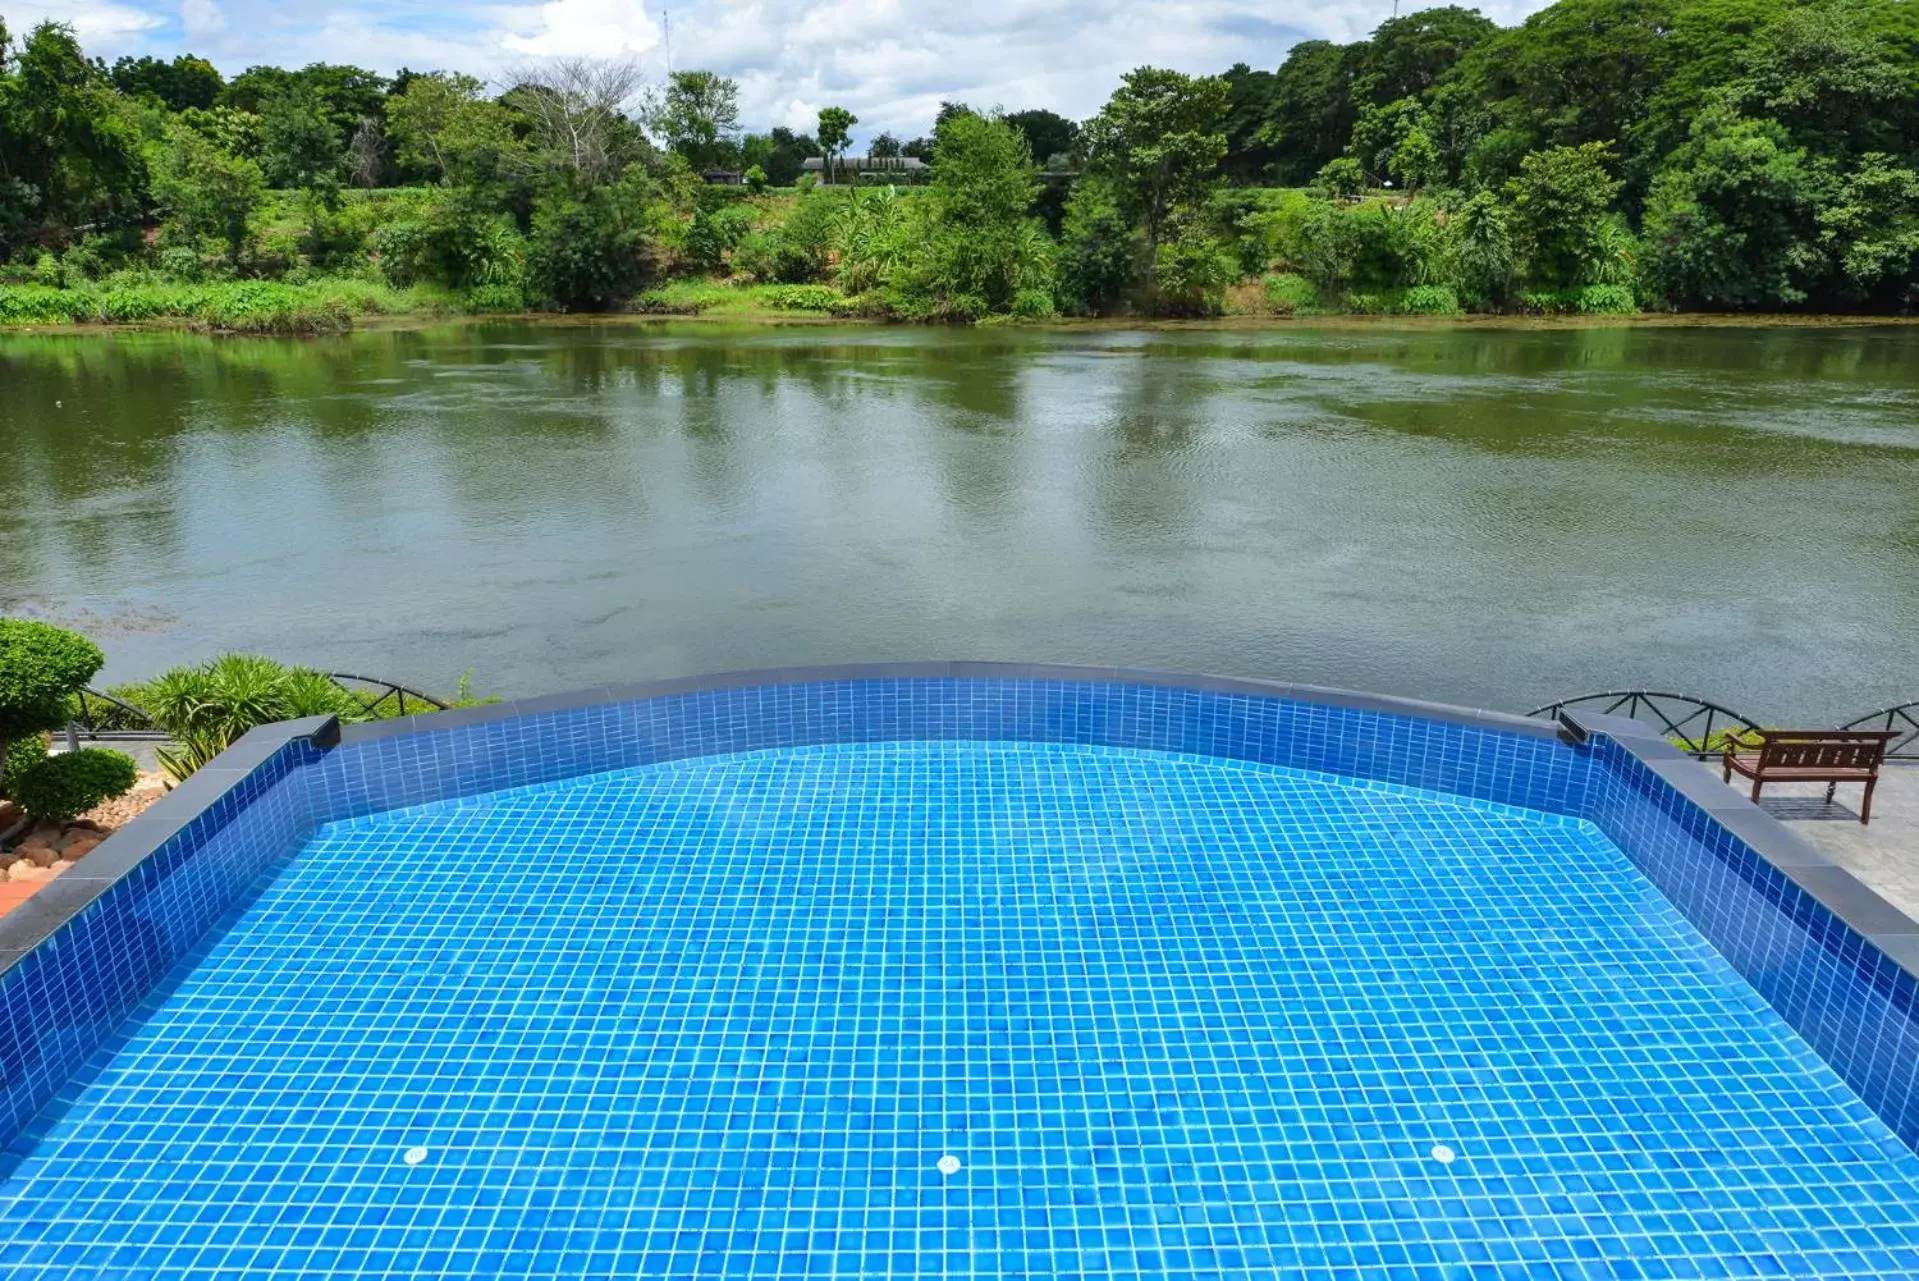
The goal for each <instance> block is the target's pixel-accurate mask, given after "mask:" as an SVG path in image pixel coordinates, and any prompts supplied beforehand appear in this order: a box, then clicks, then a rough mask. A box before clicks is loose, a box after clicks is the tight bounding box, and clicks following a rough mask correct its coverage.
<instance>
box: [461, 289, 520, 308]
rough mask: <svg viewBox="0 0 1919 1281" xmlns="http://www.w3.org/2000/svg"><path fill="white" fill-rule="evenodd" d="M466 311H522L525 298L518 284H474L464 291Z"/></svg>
mask: <svg viewBox="0 0 1919 1281" xmlns="http://www.w3.org/2000/svg"><path fill="white" fill-rule="evenodd" d="M466 306H467V310H468V311H480V312H486V311H524V310H525V309H526V298H525V296H524V295H523V294H521V292H520V287H519V286H518V285H475V286H473V288H471V289H469V290H467V291H466Z"/></svg>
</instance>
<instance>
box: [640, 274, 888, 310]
mask: <svg viewBox="0 0 1919 1281" xmlns="http://www.w3.org/2000/svg"><path fill="white" fill-rule="evenodd" d="M633 305H634V307H635V308H636V309H637V310H639V311H642V312H646V313H648V314H651V315H662V316H825V315H846V314H850V312H851V310H852V300H851V299H849V298H847V297H846V295H844V294H842V293H840V291H839V290H837V289H834V288H832V287H831V286H829V285H735V284H729V283H727V282H726V281H723V280H713V279H710V278H705V279H692V280H675V281H672V282H671V283H669V284H666V285H662V286H661V287H660V288H658V289H653V290H649V291H648V292H646V293H644V294H641V295H640V296H639V297H638V298H636V299H634V300H633Z"/></svg>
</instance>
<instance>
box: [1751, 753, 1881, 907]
mask: <svg viewBox="0 0 1919 1281" xmlns="http://www.w3.org/2000/svg"><path fill="white" fill-rule="evenodd" d="M1739 781H1740V780H1739V779H1738V778H1734V779H1733V783H1734V784H1735V785H1736V784H1738V783H1739ZM1860 791H1861V788H1860V787H1859V785H1858V784H1856V783H1853V784H1845V783H1842V784H1840V787H1839V795H1838V796H1837V798H1835V800H1834V802H1833V803H1832V804H1831V805H1828V804H1826V799H1825V798H1826V787H1825V784H1823V783H1768V784H1767V785H1766V790H1765V794H1764V795H1763V796H1761V797H1760V801H1759V805H1760V808H1762V809H1764V810H1765V811H1766V812H1767V813H1768V814H1771V815H1772V816H1773V817H1774V818H1777V819H1779V820H1780V821H1781V822H1783V823H1785V825H1786V826H1787V827H1789V828H1791V829H1792V830H1793V831H1794V832H1797V833H1798V834H1799V835H1800V836H1803V837H1804V838H1806V839H1807V840H1808V841H1811V842H1812V843H1813V844H1814V845H1815V846H1817V847H1818V848H1819V851H1820V852H1821V853H1823V854H1824V855H1825V856H1826V857H1827V858H1829V859H1831V860H1832V861H1833V862H1835V863H1838V864H1839V865H1840V866H1842V867H1844V868H1846V869H1847V870H1848V871H1850V872H1851V873H1852V874H1853V875H1854V876H1856V877H1858V878H1859V879H1860V880H1862V881H1864V882H1865V883H1866V884H1868V885H1870V886H1872V888H1873V889H1875V890H1877V891H1878V892H1879V893H1880V895H1881V896H1883V897H1884V898H1885V899H1886V900H1887V901H1888V902H1890V903H1892V904H1893V905H1894V906H1895V907H1897V908H1899V909H1900V910H1901V911H1903V912H1904V913H1905V914H1906V915H1907V916H1910V917H1912V918H1914V919H1915V920H1919V764H1898V765H1888V766H1886V767H1885V771H1884V772H1883V773H1882V774H1881V775H1880V777H1879V790H1878V791H1877V792H1875V793H1873V798H1872V822H1871V823H1870V824H1868V825H1866V826H1864V827H1861V826H1860V824H1859V793H1860Z"/></svg>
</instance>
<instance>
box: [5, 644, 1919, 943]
mask: <svg viewBox="0 0 1919 1281" xmlns="http://www.w3.org/2000/svg"><path fill="white" fill-rule="evenodd" d="M941 679H951V680H966V679H984V680H1035V681H1060V682H1093V683H1102V684H1119V685H1145V686H1162V687H1171V688H1178V689H1190V690H1200V691H1207V692H1212V693H1221V694H1242V695H1249V696H1253V697H1260V698H1275V699H1285V700H1290V701H1294V702H1301V703H1313V704H1319V705H1323V706H1327V707H1337V708H1349V709H1354V710H1360V711H1369V712H1379V713H1383V714H1386V715H1394V716H1405V717H1411V718H1415V719H1421V720H1434V721H1443V722H1450V723H1453V724H1459V725H1467V726H1472V727H1475V728H1480V729H1487V730H1495V731H1500V732H1504V733H1510V734H1524V735H1528V736H1531V737H1538V738H1556V737H1565V736H1566V735H1567V731H1568V730H1569V729H1570V730H1571V731H1573V732H1574V736H1578V735H1582V734H1583V735H1594V734H1600V735H1604V736H1606V737H1608V738H1610V739H1612V740H1613V741H1614V742H1616V743H1617V744H1618V745H1619V746H1620V747H1621V748H1622V749H1624V750H1625V751H1626V752H1628V753H1629V754H1631V755H1632V756H1634V757H1636V758H1637V759H1639V760H1640V761H1641V762H1643V763H1644V764H1645V765H1646V766H1647V767H1648V768H1649V769H1650V770H1651V771H1652V772H1653V773H1655V774H1657V775H1658V776H1659V777H1660V778H1661V779H1662V780H1664V781H1665V782H1667V783H1669V784H1670V785H1671V786H1672V787H1673V788H1674V789H1675V790H1676V791H1678V792H1679V793H1680V794H1681V795H1682V796H1684V797H1685V798H1686V799H1687V800H1689V801H1691V802H1692V803H1693V804H1695V805H1697V806H1698V807H1699V808H1701V809H1702V810H1703V811H1705V813H1706V814H1707V815H1708V816H1710V817H1711V818H1712V819H1713V820H1714V821H1715V822H1718V823H1719V824H1721V825H1722V826H1724V827H1725V828H1726V829H1727V830H1728V831H1729V832H1731V833H1732V834H1733V835H1735V836H1737V837H1738V838H1739V839H1740V840H1742V841H1743V842H1745V843H1746V844H1747V845H1748V846H1750V847H1751V848H1752V849H1753V851H1754V852H1756V853H1757V854H1758V855H1759V856H1760V857H1762V858H1764V859H1766V860H1767V861H1768V862H1770V863H1771V864H1772V865H1773V866H1774V867H1776V868H1778V869H1779V871H1780V872H1781V873H1782V874H1783V875H1784V876H1785V877H1786V878H1787V879H1789V880H1791V881H1792V882H1794V883H1795V884H1797V885H1799V886H1800V887H1801V888H1802V889H1804V890H1805V891H1806V892H1807V893H1808V894H1809V895H1811V896H1812V897H1813V898H1814V899H1816V900H1817V901H1818V902H1819V903H1821V904H1822V905H1824V906H1825V907H1826V909H1827V910H1828V911H1830V912H1831V913H1832V914H1833V915H1834V916H1835V917H1837V918H1838V919H1839V920H1840V921H1841V922H1843V923H1844V924H1845V925H1846V926H1848V927H1849V928H1850V929H1852V930H1853V931H1854V932H1855V933H1857V934H1859V935H1861V936H1862V937H1863V938H1865V939H1866V940H1867V941H1868V942H1870V943H1871V944H1872V945H1873V946H1875V947H1877V948H1878V949H1879V950H1880V951H1881V952H1883V953H1884V954H1885V955H1886V957H1887V958H1888V959H1890V960H1892V961H1893V962H1894V963H1895V964H1897V965H1898V966H1899V967H1900V968H1902V969H1904V970H1905V971H1907V972H1908V973H1910V974H1912V975H1914V976H1915V977H1919V923H1915V922H1914V921H1913V920H1912V919H1911V918H1909V917H1907V916H1906V915H1905V914H1904V913H1903V912H1901V911H1899V909H1897V908H1896V907H1894V906H1893V905H1892V904H1890V903H1888V902H1886V901H1885V900H1884V899H1883V898H1881V897H1880V896H1879V895H1878V894H1876V893H1875V892H1874V891H1873V890H1872V889H1871V888H1870V887H1868V886H1867V885H1865V884H1864V883H1863V882H1861V881H1859V880H1858V879H1857V878H1856V877H1854V876H1853V875H1852V874H1851V873H1849V872H1847V871H1846V870H1845V869H1844V868H1841V867H1839V866H1838V865H1836V864H1834V863H1832V862H1831V861H1830V860H1829V859H1826V858H1825V857H1824V856H1823V855H1821V854H1819V853H1818V852H1817V851H1816V850H1814V849H1813V848H1812V847H1811V846H1810V845H1808V844H1807V843H1806V842H1804V841H1802V840H1801V839H1800V838H1799V837H1797V836H1795V835H1793V834H1792V833H1791V832H1790V831H1788V830H1787V829H1786V827H1785V826H1784V825H1783V824H1781V823H1780V822H1779V820H1778V819H1776V818H1773V817H1772V816H1771V815H1770V814H1767V813H1766V812H1765V811H1764V810H1761V809H1760V808H1759V807H1758V806H1756V805H1754V804H1752V803H1751V802H1750V801H1748V800H1746V799H1745V798H1744V797H1743V796H1741V795H1739V794H1738V793H1737V792H1734V791H1733V790H1731V789H1729V788H1727V787H1725V786H1723V785H1722V784H1721V783H1719V782H1718V780H1717V779H1715V778H1714V777H1713V776H1712V774H1711V773H1710V772H1708V771H1707V770H1706V769H1705V768H1704V767H1702V766H1700V765H1699V764H1698V763H1697V762H1695V761H1693V760H1692V759H1691V758H1690V757H1688V756H1686V755H1685V754H1684V753H1682V752H1680V751H1679V750H1678V749H1677V748H1675V747H1674V746H1673V745H1672V744H1671V743H1669V742H1667V741H1666V740H1665V739H1664V738H1662V737H1660V736H1659V734H1658V732H1657V731H1655V730H1653V729H1652V728H1651V727H1649V726H1647V725H1644V724H1641V723H1640V722H1638V721H1635V720H1629V719H1627V718H1625V717H1619V716H1607V715H1601V714H1598V713H1592V712H1584V711H1578V710H1568V711H1566V712H1564V713H1562V716H1561V721H1551V720H1544V719H1536V718H1532V717H1526V716H1516V715H1512V714H1510V713H1506V712H1492V711H1481V710H1476V709H1472V708H1464V707H1456V706H1452V705H1449V704H1444V703H1431V702H1425V701H1422V700H1418V699H1407V698H1395V697H1389V696H1386V695H1380V694H1366V693H1359V692H1355V691H1350V690H1338V689H1328V688H1325V687H1322V686H1316V685H1297V684H1290V683H1286V682H1278V681H1260V680H1247V679H1243V678H1239V677H1228V676H1187V675H1181V674H1178V673H1172V672H1158V671H1138V670H1133V669H1128V668H1119V667H1074V666H1061V665H1054V664H1030V663H985V662H911V663H869V664H856V665H849V666H838V667H793V668H774V669H768V670H761V671H745V672H728V673H722V674H719V675H713V676H689V677H680V678H675V679H671V680H660V681H648V682H642V683H636V684H622V685H598V686H592V687H589V688H586V689H580V690H573V691H569V692H566V693H561V694H552V695H547V696H544V697H539V698H529V699H516V700H512V701H508V702H503V703H494V704H488V705H486V706H482V707H468V708H458V709H454V710H451V711H445V712H433V713H429V714H425V715H420V716H408V717H402V718H397V719H394V720H386V721H376V722H371V723H367V724H360V725H348V726H341V725H340V724H339V723H338V722H337V721H336V720H335V719H334V718H333V717H330V716H327V717H310V718H308V719H306V720H299V721H286V722H282V723H280V724H276V725H263V726H261V727H260V728H258V729H255V730H253V731H252V732H250V733H249V734H247V735H246V736H245V737H244V738H242V739H240V741H238V742H237V743H235V744H234V745H233V746H232V747H230V748H228V749H227V750H226V751H225V752H223V753H221V755H220V756H219V757H217V758H216V759H215V760H214V761H213V762H212V763H211V764H209V765H208V766H207V767H206V768H204V769H202V770H200V771H199V772H198V773H196V774H195V775H194V776H193V777H192V778H190V779H188V780H187V781H186V782H185V783H183V784H182V785H181V786H179V787H177V788H175V789H174V790H173V791H172V792H170V793H168V794H167V795H166V796H165V797H163V798H162V799H161V800H160V801H158V802H156V803H155V804H154V805H153V806H152V807H151V808H150V809H148V810H147V811H146V813H144V814H142V815H141V816H140V817H139V818H137V819H135V820H134V821H132V822H130V823H128V824H127V825H126V826H125V827H122V828H121V829H120V830H119V831H117V832H115V833H114V834H113V835H112V836H111V837H109V838H108V839H107V840H106V841H104V842H103V843H102V844H101V845H100V846H99V847H98V848H97V849H95V850H94V851H93V852H92V853H91V854H89V855H88V856H87V858H86V860H85V862H84V863H82V864H81V865H80V866H79V867H77V868H75V869H72V870H69V871H68V872H66V873H63V874H62V875H61V876H60V878H59V879H58V880H55V881H53V882H51V883H49V884H48V885H47V886H46V887H45V888H44V889H42V890H40V891H39V892H38V893H36V894H35V895H34V896H33V897H32V898H30V899H28V900H27V901H26V902H25V903H24V904H22V905H21V906H20V907H18V908H15V909H14V910H13V911H11V912H8V913H6V914H5V915H4V916H0V972H4V971H5V970H6V969H7V968H10V967H11V966H12V965H13V964H14V963H15V962H17V961H18V960H19V959H20V958H21V957H22V956H24V955H25V954H26V953H27V952H28V951H29V950H31V949H32V948H33V947H34V946H35V945H36V944H38V943H39V942H40V941H41V940H42V939H44V938H46V937H47V936H48V935H49V934H51V933H52V932H53V931H54V930H56V929H58V928H59V927H60V926H61V925H62V924H64V923H65V922H66V921H67V920H69V919H70V918H72V917H73V916H74V915H75V914H76V913H78V912H79V911H80V910H81V909H82V908H84V907H85V906H86V905H87V904H88V903H90V902H92V901H93V900H94V899H96V898H97V897H99V895H100V894H101V893H102V892H104V891H105V889H106V888H107V887H108V886H109V885H111V884H113V883H114V882H116V881H118V880H119V879H121V878H122V877H125V876H126V875H128V874H130V873H131V872H133V871H134V870H136V869H137V868H138V867H139V866H140V864H141V863H142V862H144V861H145V860H146V859H147V858H149V857H151V856H152V855H153V854H154V852H155V851H157V850H158V849H159V848H160V847H161V846H162V845H164V844H165V843H166V841H167V840H168V839H170V838H171V837H173V836H174V835H176V834H177V833H179V832H180V831H181V830H182V829H184V828H186V827H187V826H188V825H190V824H192V823H193V822H195V821H196V820H199V819H200V818H202V817H203V816H205V815H207V814H208V813H209V811H210V810H212V809H213V808H214V807H215V806H217V805H218V804H219V803H220V802H221V801H223V800H224V799H225V798H227V796H228V795H229V793H231V792H232V791H233V789H235V788H236V787H238V786H240V785H241V784H242V783H244V782H245V781H246V780H248V779H249V778H250V777H251V775H252V772H253V771H254V770H255V769H256V768H257V767H258V766H259V765H260V764H262V763H263V762H265V761H267V760H268V759H269V758H271V757H272V756H273V754H274V753H275V752H277V751H279V750H280V749H281V748H282V747H284V746H286V745H287V744H288V743H290V742H293V741H294V740H296V739H301V738H304V739H307V740H308V741H310V742H311V743H312V744H313V745H314V746H315V747H316V748H319V749H321V750H326V749H328V748H331V747H332V746H334V745H335V744H339V743H347V744H351V743H363V742H371V741H375V740H378V739H384V738H392V737H396V736H401V735H409V734H426V733H434V732H437V731H441V730H451V729H457V728H462V727H465V726H471V725H480V724H486V723H488V722H493V721H501V720H507V719H511V718H515V717H521V716H533V715H540V714H545V713H552V712H559V711H568V710H573V709H577V708H583V707H591V706H594V705H597V704H603V703H623V702H635V701H641V700H645V699H652V698H660V697H664V696H668V695H673V694H688V693H700V692H704V691H710V690H728V689H739V688H743V687H750V686H762V685H763V686H776V685H797V684H814V683H825V682H841V681H874V680H941ZM1561 722H1563V724H1562V723H1561ZM82 869H84V870H82Z"/></svg>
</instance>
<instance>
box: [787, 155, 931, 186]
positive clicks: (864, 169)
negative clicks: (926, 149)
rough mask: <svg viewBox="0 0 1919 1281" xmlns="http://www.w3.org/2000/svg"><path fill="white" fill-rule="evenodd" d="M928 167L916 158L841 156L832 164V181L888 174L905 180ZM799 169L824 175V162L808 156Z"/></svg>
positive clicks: (918, 174) (923, 171)
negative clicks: (896, 175)
mask: <svg viewBox="0 0 1919 1281" xmlns="http://www.w3.org/2000/svg"><path fill="white" fill-rule="evenodd" d="M930 167H931V166H929V165H928V164H927V163H926V162H925V161H924V160H921V159H920V158H919V157H918V156H841V157H839V158H838V159H837V160H835V161H834V162H833V180H834V181H835V182H844V181H846V180H847V179H848V178H864V177H865V176H866V175H868V174H889V173H890V174H898V175H900V176H901V177H907V178H910V177H918V176H920V175H923V174H924V173H926V171H927V170H928V169H929V168H930ZM800 168H801V169H802V170H803V171H804V172H806V173H814V174H817V173H824V172H825V170H826V161H825V159H823V158H822V157H820V156H808V157H807V158H806V160H805V162H804V163H802V164H801V166H800Z"/></svg>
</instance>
